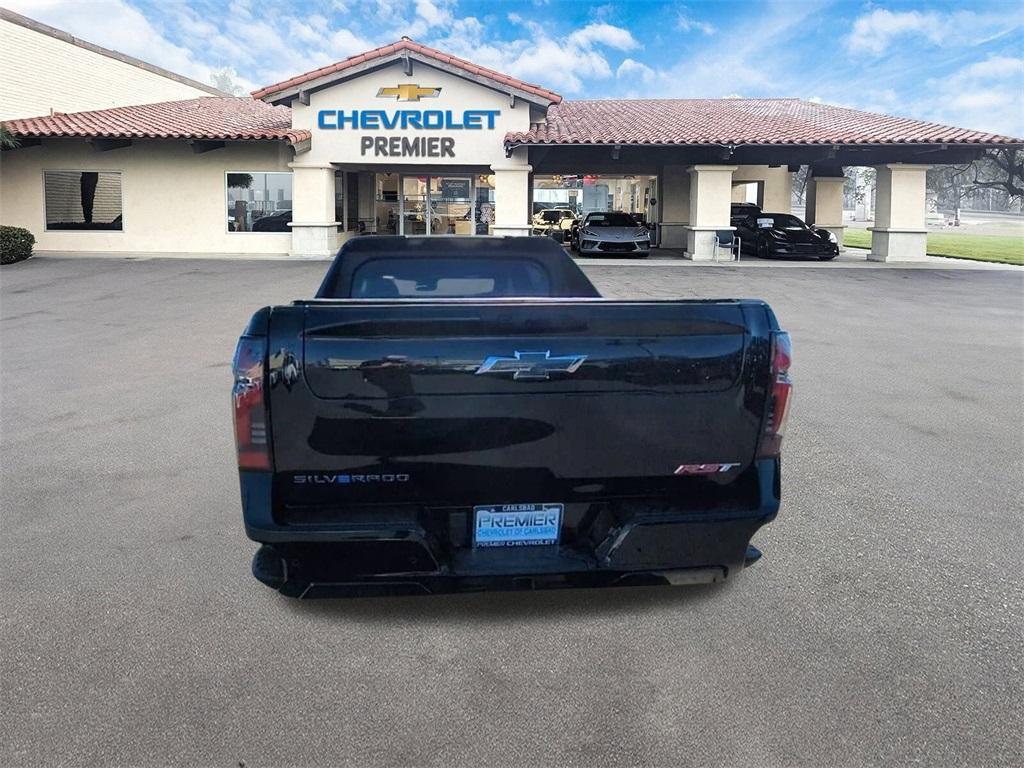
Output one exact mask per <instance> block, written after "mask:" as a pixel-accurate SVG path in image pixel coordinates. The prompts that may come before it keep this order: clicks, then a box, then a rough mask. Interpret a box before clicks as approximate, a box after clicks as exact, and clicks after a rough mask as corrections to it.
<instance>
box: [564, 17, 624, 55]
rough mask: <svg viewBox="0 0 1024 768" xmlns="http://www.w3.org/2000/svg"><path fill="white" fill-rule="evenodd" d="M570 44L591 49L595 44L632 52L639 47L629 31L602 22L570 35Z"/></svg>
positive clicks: (589, 25)
mask: <svg viewBox="0 0 1024 768" xmlns="http://www.w3.org/2000/svg"><path fill="white" fill-rule="evenodd" d="M568 39H569V42H570V43H573V44H575V45H578V46H581V47H584V48H589V47H591V46H593V45H595V44H601V45H607V46H608V47H610V48H617V49H618V50H620V51H630V50H632V49H634V48H637V47H638V46H639V43H637V41H636V40H635V39H634V38H633V35H632V33H631V32H630V31H629V30H628V29H623V28H622V27H616V26H615V25H613V24H606V23H604V22H600V23H597V24H587V26H585V27H583V28H582V29H578V30H576V31H575V32H573V33H572V34H570V35H569V38H568Z"/></svg>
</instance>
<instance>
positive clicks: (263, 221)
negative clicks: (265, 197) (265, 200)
mask: <svg viewBox="0 0 1024 768" xmlns="http://www.w3.org/2000/svg"><path fill="white" fill-rule="evenodd" d="M291 220H292V212H291V211H290V210H286V211H278V212H277V213H271V214H269V215H267V216H263V217H261V218H259V219H256V221H254V222H253V223H252V231H253V232H291V231H292V228H291V227H289V226H288V224H289V223H291Z"/></svg>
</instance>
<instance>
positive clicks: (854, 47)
mask: <svg viewBox="0 0 1024 768" xmlns="http://www.w3.org/2000/svg"><path fill="white" fill-rule="evenodd" d="M1020 26H1021V14H1019V13H975V12H974V11H954V12H952V13H939V12H937V11H890V10H887V9H885V8H876V9H875V10H873V11H871V12H870V13H866V14H864V15H862V16H860V17H858V18H857V19H856V20H855V21H854V23H853V30H852V31H851V32H850V34H849V35H848V36H847V38H846V47H847V49H848V50H849V51H850V52H851V53H865V54H870V55H874V56H879V55H881V54H883V53H885V52H886V51H887V50H888V49H889V48H890V47H891V46H892V45H893V43H894V42H897V41H899V42H908V41H910V40H912V39H921V40H925V41H926V42H928V43H930V44H932V45H935V46H950V47H952V46H957V45H976V44H979V43H982V42H986V41H987V40H991V39H993V38H996V37H999V36H1001V35H1004V34H1006V33H1008V32H1010V31H1012V30H1014V29H1017V28H1019V27H1020Z"/></svg>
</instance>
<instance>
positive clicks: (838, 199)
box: [805, 176, 846, 247]
mask: <svg viewBox="0 0 1024 768" xmlns="http://www.w3.org/2000/svg"><path fill="white" fill-rule="evenodd" d="M845 182H846V178H845V177H843V176H839V177H835V176H812V177H811V178H810V179H808V180H807V194H806V198H807V214H806V217H805V220H806V221H807V223H808V224H814V225H815V226H817V227H820V228H822V229H827V230H828V231H829V232H831V233H832V234H833V235H835V236H836V240H838V241H839V245H840V247H842V245H843V231H844V230H845V229H846V225H845V224H844V223H843V184H844V183H845Z"/></svg>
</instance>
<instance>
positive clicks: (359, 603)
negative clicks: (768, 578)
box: [279, 581, 734, 624]
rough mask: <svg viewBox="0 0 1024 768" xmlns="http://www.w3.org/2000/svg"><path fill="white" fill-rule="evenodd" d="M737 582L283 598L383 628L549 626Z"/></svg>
mask: <svg viewBox="0 0 1024 768" xmlns="http://www.w3.org/2000/svg"><path fill="white" fill-rule="evenodd" d="M733 588H734V585H733V583H732V581H725V582H722V583H719V584H701V585H693V586H667V585H658V586H631V587H604V588H596V589H593V588H591V589H588V588H582V589H581V588H567V589H543V590H521V591H488V592H470V593H453V594H434V595H414V596H395V597H378V596H374V597H343V598H325V599H314V600H296V599H294V598H285V597H280V598H279V599H280V600H281V601H282V606H283V607H284V608H285V609H286V610H288V611H290V612H291V613H293V614H295V615H296V616H302V617H305V618H311V617H316V618H325V619H339V620H343V621H347V622H351V621H358V622H366V623H379V622H384V621H388V622H390V621H394V620H395V619H398V620H405V621H412V622H417V623H426V624H433V623H448V622H451V621H465V620H467V619H472V620H474V621H479V622H483V623H503V622H507V621H509V620H514V621H519V622H524V621H526V622H529V621H548V620H549V619H551V618H553V617H560V618H573V617H580V618H583V617H591V618H592V617H594V616H601V615H604V616H612V615H619V614H631V613H638V612H643V611H647V610H651V609H662V608H667V607H673V606H675V607H684V606H691V605H694V604H697V603H703V602H706V601H708V600H719V599H724V598H725V597H726V593H727V592H728V591H730V590H732V589H733Z"/></svg>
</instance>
